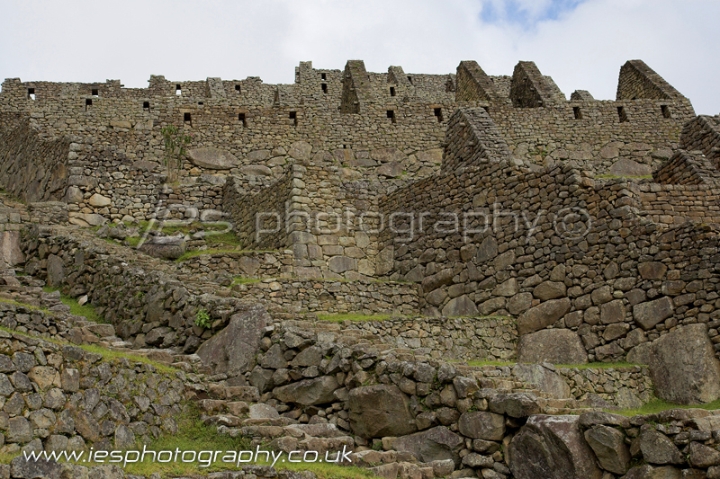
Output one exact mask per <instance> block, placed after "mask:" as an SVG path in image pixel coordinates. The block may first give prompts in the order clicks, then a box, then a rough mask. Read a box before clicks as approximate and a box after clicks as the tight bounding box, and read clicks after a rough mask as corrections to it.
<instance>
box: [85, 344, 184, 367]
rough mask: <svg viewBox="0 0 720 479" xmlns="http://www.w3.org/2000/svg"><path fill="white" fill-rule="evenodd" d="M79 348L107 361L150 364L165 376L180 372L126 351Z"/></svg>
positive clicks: (89, 346)
mask: <svg viewBox="0 0 720 479" xmlns="http://www.w3.org/2000/svg"><path fill="white" fill-rule="evenodd" d="M78 347H80V348H82V349H84V350H85V351H87V352H89V353H93V354H99V355H100V356H102V358H103V359H104V360H106V361H114V360H118V359H127V360H128V361H130V362H135V363H143V364H149V365H151V366H153V367H154V368H155V369H157V370H158V371H160V372H162V373H165V374H175V373H176V372H178V370H177V369H175V368H174V367H172V366H168V365H167V364H164V363H161V362H159V361H154V360H152V359H150V358H146V357H145V356H140V355H138V354H132V353H126V352H125V351H121V350H117V349H107V348H103V347H102V346H98V345H97V344H81V345H79V346H78Z"/></svg>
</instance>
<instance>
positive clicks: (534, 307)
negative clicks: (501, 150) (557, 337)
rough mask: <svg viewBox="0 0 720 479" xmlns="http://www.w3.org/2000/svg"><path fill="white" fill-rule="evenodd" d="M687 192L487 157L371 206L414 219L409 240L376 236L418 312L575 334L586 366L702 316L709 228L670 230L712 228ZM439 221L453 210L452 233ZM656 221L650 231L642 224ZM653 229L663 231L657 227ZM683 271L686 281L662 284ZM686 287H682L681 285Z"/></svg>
mask: <svg viewBox="0 0 720 479" xmlns="http://www.w3.org/2000/svg"><path fill="white" fill-rule="evenodd" d="M461 115H463V113H462V110H461V112H460V113H458V114H457V116H458V117H460V116H461ZM468 118H469V117H468V116H467V115H466V116H465V119H466V121H468V122H469V121H470V120H468ZM455 121H459V120H456V119H455V118H454V119H452V120H451V124H453V122H455ZM457 131H458V130H454V129H453V128H451V129H450V130H449V134H451V135H452V134H453V132H457ZM465 141H466V142H469V143H472V142H473V141H475V138H466V139H465ZM478 141H479V140H478ZM454 144H456V142H455V140H454V139H453V138H449V139H448V145H450V148H449V149H448V151H447V152H446V155H447V156H448V157H450V158H453V156H454V155H455V154H456V152H462V151H463V150H462V149H453V148H452V145H454ZM457 144H458V145H460V144H462V142H460V141H457ZM461 158H464V157H463V156H461ZM451 161H453V160H451ZM455 161H458V160H457V159H456V160H455ZM697 188H702V187H700V186H669V185H667V186H666V185H641V186H636V185H634V184H633V183H630V182H627V181H620V180H610V181H600V180H593V179H591V178H589V177H587V176H584V174H583V173H581V172H579V171H577V170H574V169H572V168H569V167H554V168H546V169H544V170H540V171H536V172H533V171H530V170H527V169H523V168H522V167H516V166H514V165H512V164H510V163H509V162H507V161H495V162H487V163H486V164H484V165H482V166H480V167H468V168H465V169H462V170H460V171H459V172H455V173H446V174H440V175H438V176H436V177H433V178H432V179H427V180H423V181H420V182H417V183H414V184H412V185H410V186H408V187H407V188H404V189H401V190H398V191H396V192H394V193H392V194H390V195H388V196H387V197H384V198H383V199H382V200H381V211H383V212H385V213H386V214H390V213H391V212H404V213H405V214H406V215H409V216H411V217H412V216H413V215H414V218H415V221H416V223H415V228H416V229H415V231H414V235H412V237H408V234H407V233H406V232H407V231H408V230H407V229H403V230H402V231H405V233H398V232H397V231H396V232H395V233H393V232H390V231H385V232H384V235H383V236H381V242H382V243H381V244H383V245H384V246H385V247H388V248H393V250H394V258H395V268H394V273H392V274H391V277H393V278H403V279H405V280H409V281H414V282H417V283H420V285H421V286H422V296H423V299H424V305H421V307H423V308H424V311H425V312H426V313H428V314H435V315H439V314H442V315H444V316H448V315H469V316H473V315H478V314H479V315H490V314H509V315H513V316H517V317H518V329H519V333H520V335H521V336H525V335H530V336H529V338H534V336H532V334H533V333H535V334H537V333H536V332H538V331H540V330H543V329H545V328H548V327H552V328H560V329H562V328H567V329H571V330H573V331H577V334H578V335H579V337H580V338H582V340H583V346H584V349H585V350H586V351H587V353H588V359H589V360H591V361H592V360H603V361H608V360H616V359H621V358H623V357H624V355H625V354H626V353H627V351H629V350H630V349H632V348H633V347H634V346H636V345H637V344H639V343H641V342H644V341H647V340H648V339H654V338H655V337H657V336H658V335H660V334H664V333H665V332H666V331H667V330H670V329H672V328H673V327H674V326H675V325H676V324H678V323H682V322H695V321H702V322H710V321H713V319H712V318H713V317H714V316H713V315H714V311H715V305H714V303H715V299H716V298H715V296H716V293H715V286H714V285H715V282H716V281H717V280H718V279H717V277H716V273H715V272H714V268H712V267H711V266H710V264H711V262H712V259H711V258H712V257H713V255H714V254H715V253H714V251H715V248H716V246H715V243H716V239H715V229H714V227H713V228H709V229H708V228H706V227H704V226H700V225H698V224H695V225H693V224H689V225H684V226H677V225H679V224H681V223H683V222H684V221H686V220H687V219H688V218H696V217H698V219H700V220H705V221H713V222H714V221H717V219H716V216H715V213H713V212H714V211H715V210H716V209H717V206H715V205H713V201H715V200H714V197H713V196H708V195H707V194H706V193H707V192H702V193H701V192H700V191H699V190H697V194H694V192H695V191H696V190H695V189H697ZM676 190H677V192H678V195H676V196H671V195H672V194H673V193H674V192H675V191H676ZM653 191H654V192H655V193H651V192H653ZM656 194H664V195H666V197H667V198H668V200H664V201H663V200H660V201H658V203H660V202H662V204H664V205H673V210H672V211H663V213H665V214H667V217H664V216H662V215H660V214H656V213H658V212H656V210H655V208H656V207H655V203H653V197H652V195H656ZM408 205H411V206H410V207H409V206H408ZM651 207H652V208H653V209H650V208H651ZM579 208H582V210H578V209H579ZM578 212H580V213H578ZM421 214H423V215H424V219H425V222H426V226H425V229H424V231H422V232H421V231H419V229H418V225H417V218H418V217H419V215H421ZM447 214H456V215H457V218H458V220H457V221H458V225H457V227H456V228H455V229H454V230H452V231H448V230H449V229H452V228H449V227H448V226H447V224H445V225H441V226H443V228H440V231H438V229H436V228H434V227H433V224H434V223H435V222H438V221H441V220H447V217H446V216H444V215H447ZM584 215H585V216H584ZM655 217H657V223H658V224H656V223H653V222H649V221H647V220H649V219H655ZM536 220H537V222H536ZM663 223H665V224H670V225H675V226H674V229H672V230H669V231H666V230H664V229H663V226H662V225H663ZM404 226H405V227H409V226H410V225H409V224H405V225H404ZM451 226H452V224H451ZM690 236H694V238H695V243H694V245H692V246H690V248H689V251H691V252H692V254H694V255H696V259H693V260H690V256H685V251H682V250H683V248H684V247H680V246H675V245H679V243H678V241H681V242H682V244H688V245H690V243H689V237H690ZM670 238H673V239H670ZM675 238H682V239H675ZM669 251H672V252H673V254H672V255H670V254H669V253H668V252H669ZM690 265H698V266H694V267H693V268H697V269H692V270H688V268H689V267H690ZM683 275H684V276H686V277H687V278H688V280H687V281H685V280H683V281H682V282H681V283H677V289H675V288H673V286H672V285H673V284H676V283H674V281H675V280H678V279H680V277H681V276H683ZM695 280H697V281H699V282H695V283H693V285H692V286H690V288H691V290H692V291H689V290H685V289H684V288H686V287H687V285H688V284H689V283H691V282H693V281H695ZM663 285H664V286H663ZM696 288H697V289H696ZM696 293H697V294H700V296H698V295H697V294H696ZM655 307H661V308H660V309H661V310H662V312H660V310H656V309H654V308H655ZM711 334H712V333H711ZM539 340H540V339H539V336H538V341H539ZM545 341H548V338H546V339H545ZM583 346H581V349H582V348H583Z"/></svg>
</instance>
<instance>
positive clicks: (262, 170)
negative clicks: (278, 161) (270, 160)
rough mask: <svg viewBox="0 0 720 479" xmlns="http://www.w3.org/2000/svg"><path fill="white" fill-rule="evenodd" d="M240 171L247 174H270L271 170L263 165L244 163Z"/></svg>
mask: <svg viewBox="0 0 720 479" xmlns="http://www.w3.org/2000/svg"><path fill="white" fill-rule="evenodd" d="M240 171H241V172H242V174H244V175H249V176H272V170H271V169H270V168H268V167H267V166H265V165H245V166H243V167H241V168H240Z"/></svg>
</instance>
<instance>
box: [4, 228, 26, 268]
mask: <svg viewBox="0 0 720 479" xmlns="http://www.w3.org/2000/svg"><path fill="white" fill-rule="evenodd" d="M3 262H4V263H5V264H7V265H9V266H15V265H17V264H21V263H24V262H25V255H24V254H23V252H22V250H21V249H20V232H19V231H3V232H2V234H0V269H2V263H3Z"/></svg>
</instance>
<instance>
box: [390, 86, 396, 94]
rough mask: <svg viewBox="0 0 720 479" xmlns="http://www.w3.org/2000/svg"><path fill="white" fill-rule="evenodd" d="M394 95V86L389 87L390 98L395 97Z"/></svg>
mask: <svg viewBox="0 0 720 479" xmlns="http://www.w3.org/2000/svg"><path fill="white" fill-rule="evenodd" d="M395 95H396V93H395V87H394V86H391V87H390V96H395Z"/></svg>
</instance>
